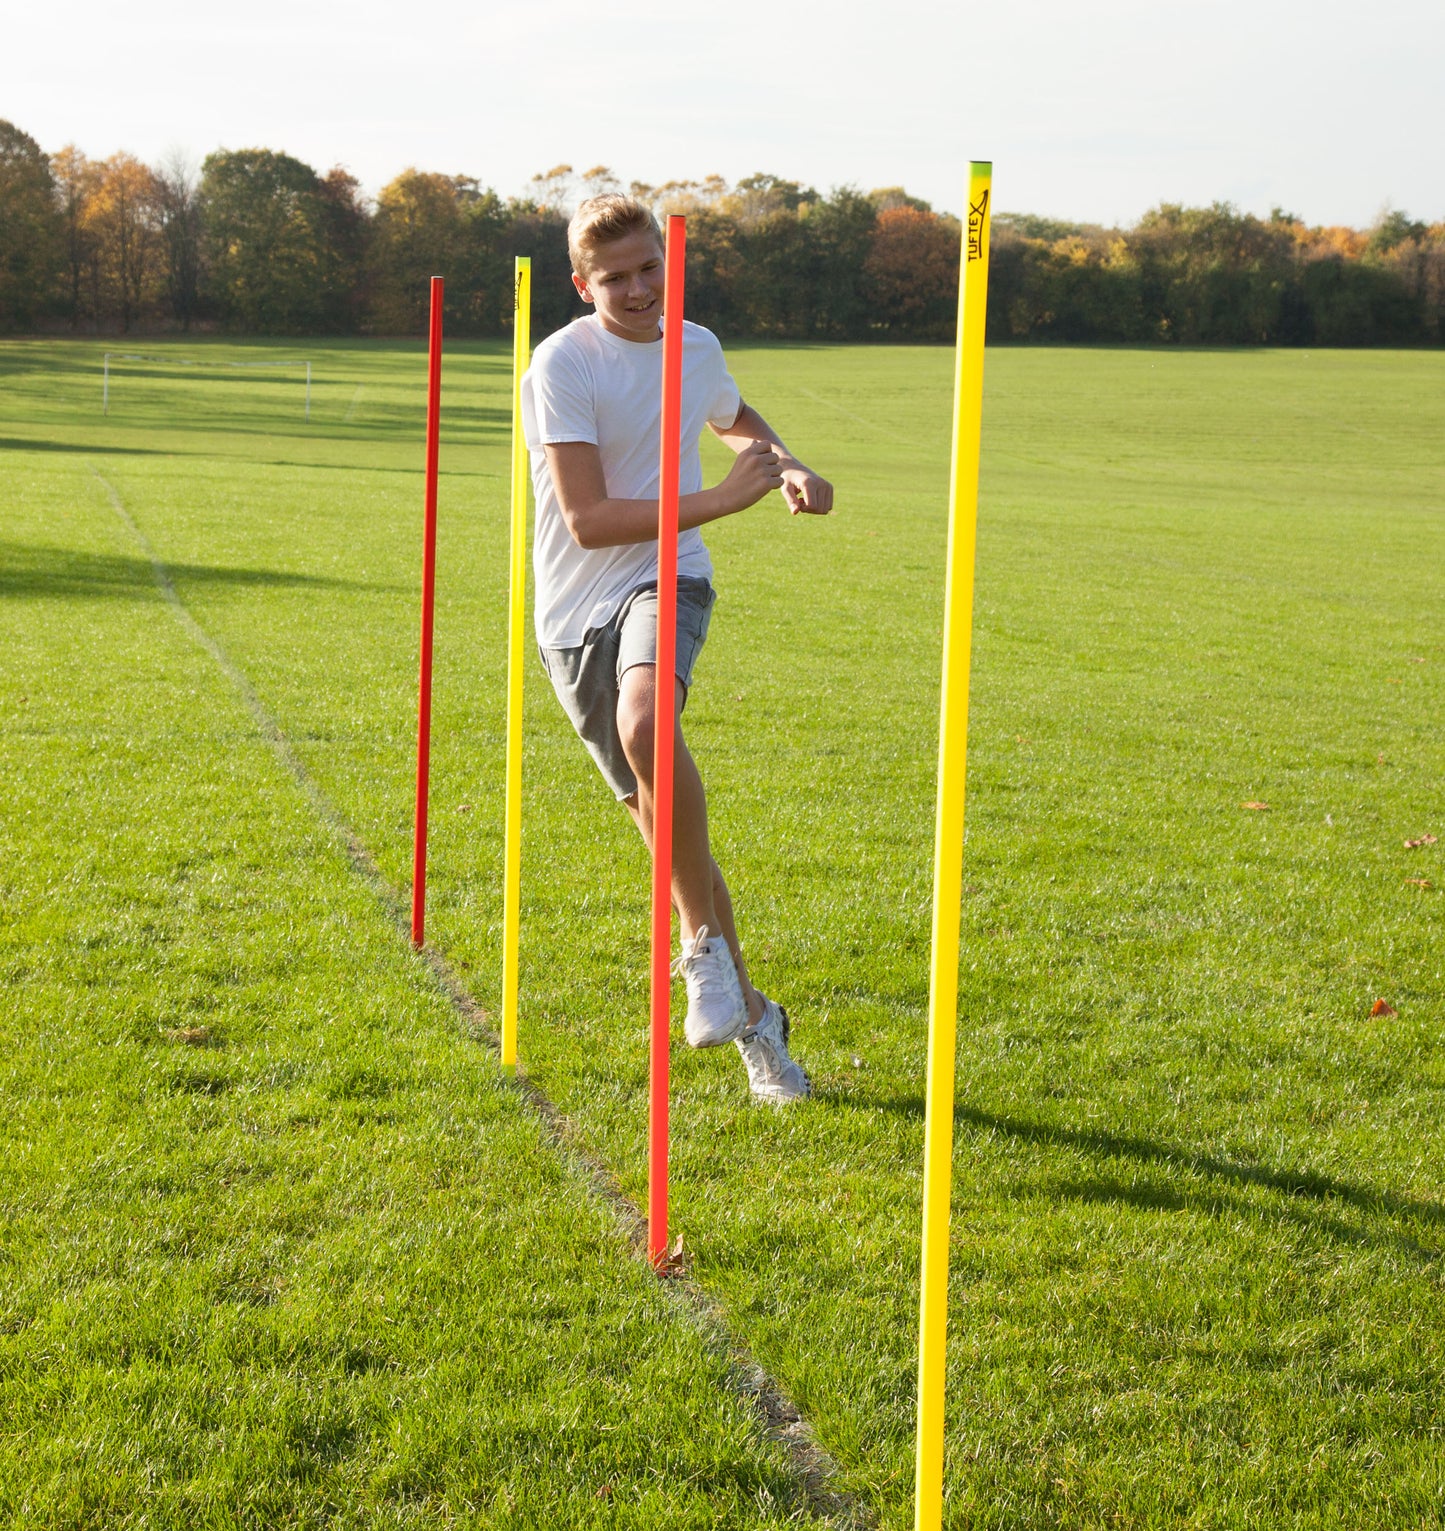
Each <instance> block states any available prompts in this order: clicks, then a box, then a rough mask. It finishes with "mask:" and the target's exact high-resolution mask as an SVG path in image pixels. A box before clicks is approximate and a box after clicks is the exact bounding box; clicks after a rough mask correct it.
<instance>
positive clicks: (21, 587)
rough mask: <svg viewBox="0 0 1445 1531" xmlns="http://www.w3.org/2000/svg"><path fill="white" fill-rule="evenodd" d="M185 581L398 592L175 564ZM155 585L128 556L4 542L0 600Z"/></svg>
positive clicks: (146, 563) (145, 564)
mask: <svg viewBox="0 0 1445 1531" xmlns="http://www.w3.org/2000/svg"><path fill="white" fill-rule="evenodd" d="M169 572H170V574H171V575H172V576H173V577H174V578H176V579H179V580H181V581H183V582H184V581H189V580H195V581H196V582H198V583H202V584H211V585H235V586H242V585H250V586H271V587H273V588H281V587H287V586H290V587H295V588H300V589H318V590H319V589H332V590H338V589H349V590H394V589H397V588H399V587H397V586H393V585H385V584H376V583H371V582H365V581H358V580H348V579H338V578H336V577H335V576H334V575H321V574H290V573H286V572H284V571H282V570H279V569H247V568H235V567H228V566H225V565H216V564H185V563H182V564H171V565H170V566H169ZM154 585H155V576H154V572H153V570H152V568H151V564H150V560H149V559H146V558H131V557H127V556H126V555H125V554H123V553H83V552H78V551H76V550H75V549H73V548H57V547H47V546H44V545H37V544H33V543H15V542H7V541H4V540H3V539H0V598H5V597H8V596H18V597H25V596H29V597H32V598H50V597H57V598H58V597H77V596H79V597H91V596H120V597H134V596H137V595H148V594H150V593H151V591H152V590H153V588H154Z"/></svg>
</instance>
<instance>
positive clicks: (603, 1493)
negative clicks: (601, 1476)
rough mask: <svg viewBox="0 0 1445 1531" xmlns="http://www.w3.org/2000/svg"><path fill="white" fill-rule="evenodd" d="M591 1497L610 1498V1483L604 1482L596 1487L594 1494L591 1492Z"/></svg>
mask: <svg viewBox="0 0 1445 1531" xmlns="http://www.w3.org/2000/svg"><path fill="white" fill-rule="evenodd" d="M592 1497H593V1498H594V1499H611V1497H612V1485H611V1484H610V1483H604V1484H603V1485H602V1487H601V1488H600V1489H598V1490H597V1492H596V1493H595V1494H593V1496H592Z"/></svg>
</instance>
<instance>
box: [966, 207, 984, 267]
mask: <svg viewBox="0 0 1445 1531" xmlns="http://www.w3.org/2000/svg"><path fill="white" fill-rule="evenodd" d="M987 218H988V193H987V192H984V194H983V196H982V197H980V198H979V200H978V203H977V205H975V204H974V203H972V202H970V203H969V204H968V258H969V260H982V259H983V226H984V223H985V221H986V220H987Z"/></svg>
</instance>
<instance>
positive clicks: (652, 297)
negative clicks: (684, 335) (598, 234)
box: [572, 229, 663, 341]
mask: <svg viewBox="0 0 1445 1531" xmlns="http://www.w3.org/2000/svg"><path fill="white" fill-rule="evenodd" d="M572 285H573V286H574V287H575V288H576V289H577V291H578V293H579V294H580V295H581V298H582V301H583V302H584V303H592V304H595V305H596V308H597V317H598V319H600V320H601V321H602V327H603V329H605V330H608V331H610V332H611V333H612V334H614V335H619V336H621V338H622V339H623V340H637V341H648V340H656V339H657V337H658V336H659V335H660V334H661V333H662V329H661V326H660V324H659V323H658V321H659V320H660V319H661V318H662V285H663V271H662V246H661V245H660V244H659V243H658V241H657V236H656V235H655V234H652V233H650V232H649V231H647V230H645V229H644V230H642V231H640V232H639V233H636V234H624V235H623V236H622V238H621V239H612V240H609V241H608V242H607V243H606V244H603V245H598V246H596V248H595V249H593V250H592V251H591V259H590V261H589V263H588V271H587V275H586V276H579V275H578V274H577V272H575V271H574V272H573V273H572Z"/></svg>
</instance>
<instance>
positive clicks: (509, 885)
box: [502, 255, 532, 1072]
mask: <svg viewBox="0 0 1445 1531" xmlns="http://www.w3.org/2000/svg"><path fill="white" fill-rule="evenodd" d="M514 280H515V284H516V313H515V317H514V319H513V321H512V573H511V590H510V597H509V601H508V607H507V613H508V621H507V632H508V639H507V839H506V857H505V860H506V870H505V872H504V874H503V879H502V1067H503V1068H504V1069H506V1070H508V1072H510V1071H511V1070H513V1069H515V1068H516V1066H517V969H518V958H517V949H518V944H519V926H520V924H521V918H522V655H523V652H524V649H523V645H524V644H525V642H526V631H525V629H526V622H527V482H528V479H529V478H530V477H531V475H530V473H529V472H528V462H527V443H526V440H525V438H524V436H523V434H522V374H523V373H524V372H525V371H526V370H527V364H528V362H529V361H530V360H531V340H532V262H531V261H530V260H529V259H528V258H527V257H526V256H524V255H519V256H518V257H517V259H516V268H515V278H514Z"/></svg>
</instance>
